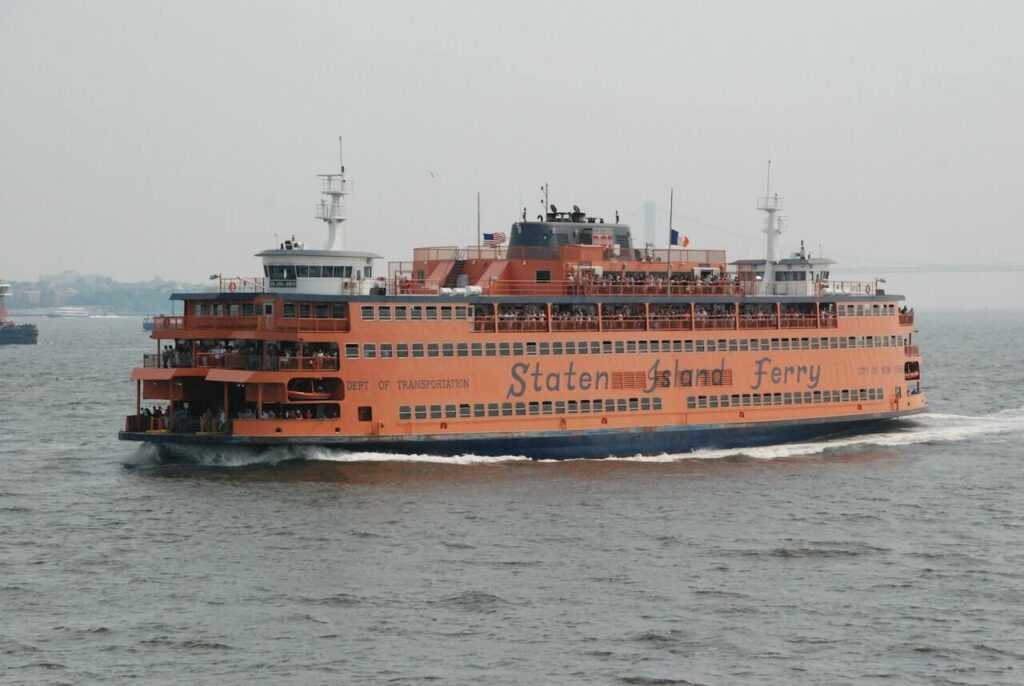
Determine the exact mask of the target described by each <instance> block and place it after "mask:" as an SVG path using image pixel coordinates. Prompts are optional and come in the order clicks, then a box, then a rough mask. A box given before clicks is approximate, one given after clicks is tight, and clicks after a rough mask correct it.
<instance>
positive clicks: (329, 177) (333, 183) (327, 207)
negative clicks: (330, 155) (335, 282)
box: [316, 136, 349, 250]
mask: <svg viewBox="0 0 1024 686" xmlns="http://www.w3.org/2000/svg"><path fill="white" fill-rule="evenodd" d="M338 168H339V171H338V173H337V174H320V175H319V176H320V178H321V179H323V181H322V182H321V188H320V192H321V193H322V194H323V195H324V197H323V198H322V199H321V200H320V202H319V203H318V204H317V206H316V218H317V219H319V220H320V221H322V222H324V223H325V224H327V245H326V246H324V250H342V249H344V240H343V236H342V232H341V224H342V222H344V221H345V207H344V200H343V198H344V197H345V196H346V195H348V194H349V183H348V181H347V180H346V179H345V158H344V154H343V149H342V144H341V136H338Z"/></svg>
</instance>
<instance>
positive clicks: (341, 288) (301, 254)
mask: <svg viewBox="0 0 1024 686" xmlns="http://www.w3.org/2000/svg"><path fill="white" fill-rule="evenodd" d="M338 147H339V152H340V149H341V138H339V139H338ZM339 156H340V155H339ZM340 162H341V164H340V169H339V172H338V173H337V174H321V175H320V178H321V179H323V181H322V187H321V193H322V194H323V196H324V198H323V199H322V200H321V201H320V203H319V204H318V205H317V206H316V211H315V216H316V218H317V219H319V220H321V221H323V222H324V223H325V224H327V243H326V244H325V245H324V247H323V249H321V250H310V249H307V248H306V245H305V243H302V242H300V241H296V240H295V237H294V236H293V237H292V238H291V239H290V240H286V241H284V242H282V243H280V244H279V245H278V247H277V248H276V249H274V250H264V251H262V252H260V253H257V254H256V256H257V257H260V258H262V260H263V276H264V278H265V283H266V289H267V290H269V291H278V290H291V289H294V291H295V292H297V293H311V294H317V295H337V294H341V293H345V294H355V295H368V294H370V293H372V292H373V289H374V288H377V287H380V288H383V281H382V282H381V284H380V285H379V286H378V283H377V280H378V277H376V276H375V275H374V264H373V261H374V260H378V259H381V256H380V255H377V254H375V253H370V252H357V251H352V250H344V249H343V247H344V235H343V233H342V224H343V222H344V221H345V208H344V200H343V199H344V197H345V196H346V195H348V194H349V184H348V181H347V180H346V179H345V164H344V160H343V159H342V160H340Z"/></svg>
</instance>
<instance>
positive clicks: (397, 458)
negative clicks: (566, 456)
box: [306, 448, 530, 465]
mask: <svg viewBox="0 0 1024 686" xmlns="http://www.w3.org/2000/svg"><path fill="white" fill-rule="evenodd" d="M306 453H307V454H306V459H307V460H322V461H324V462H437V463H443V464H460V465H470V464H503V463H506V462H522V461H529V460H530V458H528V457H524V456H523V455H497V456H494V455H490V456H489V455H455V456H451V457H445V456H442V455H398V454H395V453H354V452H350V451H347V450H331V449H329V448H309V449H308V450H307V451H306Z"/></svg>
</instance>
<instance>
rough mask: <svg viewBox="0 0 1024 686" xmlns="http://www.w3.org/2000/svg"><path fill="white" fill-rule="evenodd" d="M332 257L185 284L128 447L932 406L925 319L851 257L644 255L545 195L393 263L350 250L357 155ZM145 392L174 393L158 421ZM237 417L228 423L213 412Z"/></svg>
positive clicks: (635, 433)
mask: <svg viewBox="0 0 1024 686" xmlns="http://www.w3.org/2000/svg"><path fill="white" fill-rule="evenodd" d="M322 182H323V189H322V192H323V194H324V199H323V200H322V201H321V202H320V204H319V205H317V207H316V212H315V216H316V218H317V219H319V220H321V221H323V222H324V223H326V225H327V242H326V244H325V245H324V246H323V248H321V249H310V248H307V247H306V246H305V245H304V244H303V243H302V242H301V241H296V240H294V238H293V239H291V240H287V241H284V242H283V243H280V244H279V245H277V246H276V247H275V248H273V249H270V250H265V251H263V252H261V253H259V254H258V255H257V256H258V257H259V258H261V260H262V263H263V275H262V276H258V277H234V278H226V277H223V276H219V275H218V276H216V277H214V278H217V279H219V289H218V290H217V292H193V293H176V294H173V295H172V296H171V298H172V299H173V300H180V301H182V302H183V304H184V307H183V314H182V316H174V317H156V318H155V319H154V329H153V333H152V338H153V340H154V342H155V352H154V353H152V354H148V355H146V356H145V357H144V359H143V360H142V365H141V366H139V367H136V368H135V369H134V370H133V371H132V379H133V380H134V381H135V384H136V403H135V412H134V413H133V414H132V415H130V416H128V417H127V418H126V422H125V427H124V430H123V431H122V432H121V433H120V438H121V439H122V440H129V441H143V442H148V443H151V444H154V445H155V446H156V447H157V448H158V450H159V452H160V454H161V455H163V456H166V457H174V456H177V455H181V454H185V453H191V452H193V451H194V450H195V449H196V448H200V449H201V448H202V447H203V446H208V447H211V448H217V447H220V446H249V447H251V448H252V449H253V450H255V451H260V450H264V449H267V448H271V447H278V446H325V447H332V448H338V449H346V450H353V451H375V452H390V453H417V454H423V453H426V454H435V455H459V454H465V453H476V454H480V455H525V456H528V457H533V458H540V459H560V458H578V457H606V456H612V455H635V454H638V453H640V454H652V453H662V452H669V453H681V452H688V451H691V450H695V449H699V448H742V447H745V446H755V445H762V444H773V443H784V442H790V441H797V440H806V439H811V438H819V437H825V436H831V435H836V434H840V433H851V432H858V431H867V430H876V429H877V428H879V426H880V425H882V424H884V423H886V422H889V421H891V420H892V419H894V418H898V417H905V416H908V415H913V414H915V413H919V412H923V411H925V410H926V409H927V403H926V401H925V397H924V394H923V393H922V375H921V353H920V350H919V348H918V346H917V344H916V341H915V337H914V334H915V328H914V314H913V310H910V309H908V308H907V307H906V305H905V304H904V302H903V301H904V297H903V296H901V295H893V294H890V293H887V292H885V291H884V290H882V289H880V288H878V283H879V282H877V281H874V282H836V281H832V280H830V278H829V277H830V273H829V272H830V268H831V264H832V261H831V260H827V259H823V258H821V257H811V256H810V255H808V254H807V252H806V251H805V250H803V249H801V250H800V251H799V252H797V253H794V254H792V255H791V256H789V257H786V258H783V259H778V258H777V256H776V247H775V246H776V237H777V236H778V235H779V233H780V231H781V229H780V224H779V219H778V217H777V214H778V213H779V211H781V209H782V198H780V197H779V196H778V195H777V194H774V195H773V194H771V193H768V194H767V195H766V196H765V197H762V198H759V199H758V201H757V209H758V210H760V211H763V212H764V213H765V215H766V217H765V226H764V230H765V232H766V234H767V249H766V253H765V255H764V257H763V258H759V259H753V260H740V261H735V262H729V261H728V260H727V259H726V255H725V251H723V250H696V249H690V248H686V247H685V245H686V241H680V240H679V238H680V236H679V233H678V232H677V231H674V230H672V229H671V222H670V227H669V229H670V230H669V233H670V240H669V245H668V247H666V248H654V247H652V246H639V245H637V244H636V243H635V242H634V238H633V235H632V233H631V231H630V227H629V226H627V225H626V224H624V223H621V222H620V221H619V218H618V213H615V220H614V221H611V222H606V221H605V220H604V219H602V218H600V217H592V216H589V215H588V214H586V213H585V212H583V211H582V210H580V209H579V208H578V207H573V209H572V211H571V212H562V211H559V210H558V209H557V208H556V207H555V206H554V205H549V204H548V202H547V198H545V201H544V210H543V211H542V212H541V213H540V214H538V215H537V218H536V220H532V219H527V212H526V210H525V209H524V210H523V213H522V217H521V218H520V219H518V220H517V221H515V222H514V223H513V224H512V225H511V228H510V229H509V232H508V235H507V239H508V240H507V246H506V244H505V241H506V235H505V233H503V232H498V231H495V232H493V233H484V234H482V236H481V238H482V240H478V244H477V245H475V246H470V247H455V246H442V247H422V248H416V249H414V250H413V259H412V260H411V261H408V262H392V263H390V265H389V268H388V271H387V275H386V276H384V275H382V274H379V272H378V271H377V267H376V266H375V261H376V260H378V259H379V256H378V255H375V254H373V253H368V252H354V251H350V250H345V249H344V248H343V241H342V238H343V236H342V232H341V228H342V224H343V222H344V221H345V216H344V212H343V207H342V201H343V198H344V197H345V196H346V195H347V194H348V182H347V181H346V178H345V167H344V165H342V166H341V169H340V172H338V173H332V174H326V175H323V177H322ZM143 400H145V401H146V402H147V403H149V401H155V402H160V403H161V404H166V405H167V408H168V413H167V414H169V417H168V416H164V417H163V418H162V419H161V420H160V421H159V422H156V421H154V419H153V418H152V417H149V416H148V415H146V414H144V413H143V411H142V406H143ZM204 416H205V417H208V416H216V417H222V418H223V421H218V422H217V423H216V430H215V431H210V430H206V429H209V428H210V422H208V421H207V422H204V421H203V417H204Z"/></svg>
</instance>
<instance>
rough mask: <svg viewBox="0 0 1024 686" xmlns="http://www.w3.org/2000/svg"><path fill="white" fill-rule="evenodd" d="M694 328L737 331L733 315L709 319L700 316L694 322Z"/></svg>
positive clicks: (709, 317) (710, 317)
mask: <svg viewBox="0 0 1024 686" xmlns="http://www.w3.org/2000/svg"><path fill="white" fill-rule="evenodd" d="M693 328H694V329H697V330H701V329H735V328H736V317H734V316H733V315H731V314H728V315H715V316H708V317H700V316H698V317H697V318H696V319H695V320H694V322H693Z"/></svg>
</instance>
